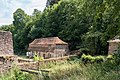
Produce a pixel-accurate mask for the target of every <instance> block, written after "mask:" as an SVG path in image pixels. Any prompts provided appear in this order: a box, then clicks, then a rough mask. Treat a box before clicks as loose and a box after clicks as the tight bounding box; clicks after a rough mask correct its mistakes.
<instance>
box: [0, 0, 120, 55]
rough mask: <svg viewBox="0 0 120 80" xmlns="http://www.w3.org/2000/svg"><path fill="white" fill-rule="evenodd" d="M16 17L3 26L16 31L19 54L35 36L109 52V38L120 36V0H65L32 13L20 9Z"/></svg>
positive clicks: (89, 49)
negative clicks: (59, 39)
mask: <svg viewBox="0 0 120 80" xmlns="http://www.w3.org/2000/svg"><path fill="white" fill-rule="evenodd" d="M13 17H14V21H13V24H12V25H8V26H2V27H0V28H1V29H2V30H10V31H11V32H12V33H13V38H14V49H15V53H16V54H18V52H21V51H26V50H27V48H28V44H29V43H30V42H31V41H33V40H34V39H36V38H41V37H50V36H58V37H60V38H61V39H62V40H64V41H66V42H68V43H69V48H70V50H76V49H80V50H83V51H84V50H87V51H89V53H90V54H92V55H96V54H97V55H98V54H107V49H108V43H107V40H109V39H112V38H113V37H115V36H117V35H120V0H61V1H59V2H58V4H54V5H53V6H49V7H47V8H46V9H45V10H44V11H43V12H40V11H38V10H37V9H35V10H34V12H33V14H32V15H27V14H26V13H25V12H24V11H23V10H22V9H17V10H16V11H15V12H14V15H13ZM20 54H21V53H20Z"/></svg>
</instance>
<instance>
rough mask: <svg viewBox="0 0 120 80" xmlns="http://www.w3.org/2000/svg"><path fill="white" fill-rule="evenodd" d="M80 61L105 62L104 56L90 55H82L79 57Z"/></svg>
mask: <svg viewBox="0 0 120 80" xmlns="http://www.w3.org/2000/svg"><path fill="white" fill-rule="evenodd" d="M81 60H82V61H83V62H84V63H94V62H97V63H99V62H103V61H104V60H105V57H104V56H94V57H93V56H91V55H85V54H83V55H82V57H81Z"/></svg>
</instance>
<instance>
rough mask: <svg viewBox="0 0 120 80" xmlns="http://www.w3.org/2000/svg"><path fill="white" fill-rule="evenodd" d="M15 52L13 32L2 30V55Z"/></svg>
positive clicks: (0, 46)
mask: <svg viewBox="0 0 120 80" xmlns="http://www.w3.org/2000/svg"><path fill="white" fill-rule="evenodd" d="M6 54H13V40H12V33H11V32H9V31H0V55H6Z"/></svg>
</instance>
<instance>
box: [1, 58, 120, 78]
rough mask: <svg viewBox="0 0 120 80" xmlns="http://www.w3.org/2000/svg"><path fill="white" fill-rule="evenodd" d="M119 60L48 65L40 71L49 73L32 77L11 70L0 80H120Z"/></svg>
mask: <svg viewBox="0 0 120 80" xmlns="http://www.w3.org/2000/svg"><path fill="white" fill-rule="evenodd" d="M119 63H120V61H119V58H117V59H114V60H107V61H104V62H100V63H97V62H96V63H92V64H90V63H87V64H83V63H82V62H81V60H80V59H74V60H71V61H64V62H60V63H55V62H54V63H49V64H47V65H44V66H42V67H41V69H49V70H50V72H49V73H47V74H46V73H44V74H38V75H33V74H29V73H24V72H21V71H20V70H19V69H17V68H13V69H12V70H11V71H10V72H9V73H8V74H7V75H3V76H1V78H0V80H120V64H119Z"/></svg>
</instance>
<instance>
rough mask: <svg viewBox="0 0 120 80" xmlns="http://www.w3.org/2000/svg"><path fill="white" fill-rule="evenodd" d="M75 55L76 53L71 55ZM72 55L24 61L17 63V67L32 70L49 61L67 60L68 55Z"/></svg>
mask: <svg viewBox="0 0 120 80" xmlns="http://www.w3.org/2000/svg"><path fill="white" fill-rule="evenodd" d="M72 56H76V55H72ZM72 56H64V57H59V58H51V59H45V60H43V61H37V62H26V63H19V64H18V67H19V68H20V69H33V70H38V69H39V67H40V66H42V65H45V64H48V63H51V62H60V61H65V60H68V59H69V57H72Z"/></svg>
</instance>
